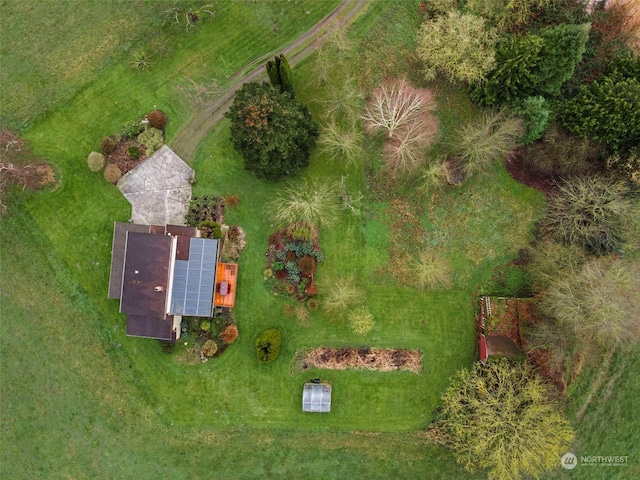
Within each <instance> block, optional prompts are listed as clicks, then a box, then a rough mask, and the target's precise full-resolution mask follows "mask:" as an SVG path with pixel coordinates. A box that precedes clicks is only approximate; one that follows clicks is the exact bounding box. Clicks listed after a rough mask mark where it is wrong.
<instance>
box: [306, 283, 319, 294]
mask: <svg viewBox="0 0 640 480" xmlns="http://www.w3.org/2000/svg"><path fill="white" fill-rule="evenodd" d="M305 293H306V294H307V296H308V297H313V296H314V295H317V294H318V286H317V285H316V284H315V283H310V284H309V285H307V288H306V289H305Z"/></svg>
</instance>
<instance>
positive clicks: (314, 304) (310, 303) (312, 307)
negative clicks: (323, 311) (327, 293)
mask: <svg viewBox="0 0 640 480" xmlns="http://www.w3.org/2000/svg"><path fill="white" fill-rule="evenodd" d="M307 290H309V287H307ZM319 306H320V303H319V302H318V300H316V299H315V298H310V299H309V300H307V308H308V309H309V311H310V312H315V311H316V310H318V307H319Z"/></svg>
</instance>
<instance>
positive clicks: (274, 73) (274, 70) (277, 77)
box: [266, 54, 296, 97]
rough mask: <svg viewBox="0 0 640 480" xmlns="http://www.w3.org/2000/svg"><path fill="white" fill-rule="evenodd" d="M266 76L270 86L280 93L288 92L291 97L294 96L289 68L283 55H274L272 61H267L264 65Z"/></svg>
mask: <svg viewBox="0 0 640 480" xmlns="http://www.w3.org/2000/svg"><path fill="white" fill-rule="evenodd" d="M266 68H267V75H268V76H269V81H270V82H271V85H273V86H274V87H276V88H278V89H279V90H280V91H281V92H288V93H290V94H291V96H292V97H295V96H296V92H295V89H294V88H293V79H292V77H291V67H289V62H288V61H287V59H286V58H285V56H284V54H281V55H276V56H275V58H274V59H273V60H269V61H268V62H267V65H266Z"/></svg>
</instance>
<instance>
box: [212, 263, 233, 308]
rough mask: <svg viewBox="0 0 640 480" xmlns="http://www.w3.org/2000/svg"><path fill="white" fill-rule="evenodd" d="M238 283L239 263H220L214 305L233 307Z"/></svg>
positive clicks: (217, 271)
mask: <svg viewBox="0 0 640 480" xmlns="http://www.w3.org/2000/svg"><path fill="white" fill-rule="evenodd" d="M237 284H238V265H237V264H235V263H218V268H217V270H216V283H215V290H214V292H213V306H214V307H226V308H232V307H233V305H234V304H235V303H236V285H237Z"/></svg>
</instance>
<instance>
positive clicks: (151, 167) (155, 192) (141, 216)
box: [118, 145, 194, 225]
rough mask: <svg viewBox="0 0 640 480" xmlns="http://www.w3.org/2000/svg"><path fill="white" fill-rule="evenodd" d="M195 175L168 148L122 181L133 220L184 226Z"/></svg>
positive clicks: (122, 189) (153, 156)
mask: <svg viewBox="0 0 640 480" xmlns="http://www.w3.org/2000/svg"><path fill="white" fill-rule="evenodd" d="M193 178H194V172H193V170H192V169H191V167H189V165H187V164H186V163H185V162H184V161H182V159H181V158H180V157H178V155H176V154H175V153H174V151H173V150H171V149H170V148H169V147H168V146H166V145H164V146H163V147H162V148H161V149H160V150H158V151H157V152H155V153H154V154H153V155H152V156H151V157H150V158H148V159H147V160H145V161H144V162H142V163H141V164H140V165H138V166H137V167H136V168H134V169H133V170H130V171H129V172H127V173H126V174H124V175H123V176H122V178H121V179H120V180H118V189H119V190H120V191H121V192H122V194H123V195H124V196H125V198H126V199H127V200H128V201H129V203H130V204H131V218H132V220H133V221H134V222H135V223H139V224H146V225H168V224H173V225H184V223H185V215H186V213H187V209H188V208H189V200H190V199H191V181H192V180H193Z"/></svg>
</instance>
